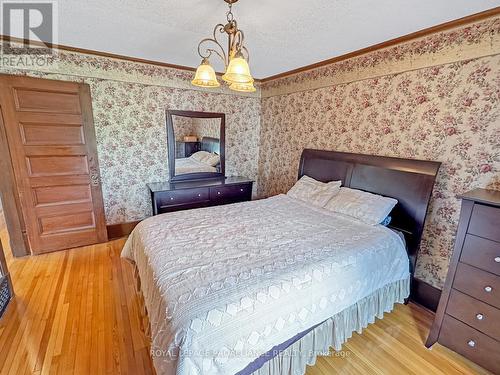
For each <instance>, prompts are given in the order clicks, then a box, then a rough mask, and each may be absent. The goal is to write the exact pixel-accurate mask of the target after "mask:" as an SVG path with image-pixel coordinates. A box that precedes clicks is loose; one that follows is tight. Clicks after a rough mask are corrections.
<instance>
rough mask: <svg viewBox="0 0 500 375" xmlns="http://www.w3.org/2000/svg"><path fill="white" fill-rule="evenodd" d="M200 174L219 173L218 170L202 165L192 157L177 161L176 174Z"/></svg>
mask: <svg viewBox="0 0 500 375" xmlns="http://www.w3.org/2000/svg"><path fill="white" fill-rule="evenodd" d="M198 172H217V168H215V167H212V166H211V165H208V164H205V163H202V162H201V161H198V160H196V159H193V158H191V157H189V158H180V159H175V174H176V175H178V174H186V173H198Z"/></svg>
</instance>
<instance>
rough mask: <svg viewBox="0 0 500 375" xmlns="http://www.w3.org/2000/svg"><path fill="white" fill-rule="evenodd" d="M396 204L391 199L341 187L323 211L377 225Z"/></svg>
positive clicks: (394, 200)
mask: <svg viewBox="0 0 500 375" xmlns="http://www.w3.org/2000/svg"><path fill="white" fill-rule="evenodd" d="M397 203H398V201H397V200H396V199H393V198H388V197H383V196H381V195H377V194H372V193H367V192H366V191H361V190H356V189H349V188H346V187H342V188H340V191H339V193H338V194H336V195H335V196H334V197H333V198H332V199H330V201H329V202H328V203H327V204H326V205H325V209H327V210H330V211H334V212H338V213H340V214H344V215H348V216H352V217H353V218H356V219H358V220H360V221H362V222H364V223H366V224H370V225H377V224H380V223H381V222H382V221H384V219H385V218H386V217H387V216H388V215H389V213H390V212H391V211H392V209H393V208H394V206H395V205H396V204H397Z"/></svg>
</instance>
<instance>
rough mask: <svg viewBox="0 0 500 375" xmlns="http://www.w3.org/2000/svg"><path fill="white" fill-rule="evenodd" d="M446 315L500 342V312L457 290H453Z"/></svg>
mask: <svg viewBox="0 0 500 375" xmlns="http://www.w3.org/2000/svg"><path fill="white" fill-rule="evenodd" d="M446 313H447V314H449V315H451V316H453V317H454V318H457V319H458V320H460V321H462V322H464V323H466V324H468V325H470V326H471V327H474V328H476V329H478V330H479V331H481V332H483V333H484V334H487V335H488V336H490V337H492V338H494V339H495V340H500V310H499V309H497V308H495V307H493V306H490V305H488V304H486V303H484V302H481V301H478V300H477V299H475V298H472V297H469V296H468V295H466V294H463V293H461V292H459V291H457V290H452V291H451V294H450V300H449V301H448V306H447V307H446Z"/></svg>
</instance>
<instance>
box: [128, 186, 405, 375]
mask: <svg viewBox="0 0 500 375" xmlns="http://www.w3.org/2000/svg"><path fill="white" fill-rule="evenodd" d="M122 256H124V257H127V258H130V259H131V260H133V261H134V262H136V264H137V267H138V270H139V276H140V278H141V285H142V292H143V294H144V300H145V305H146V307H147V309H148V313H149V319H150V322H151V334H152V353H153V360H154V365H155V368H156V370H157V372H158V374H179V375H194V374H203V375H210V374H235V373H236V372H238V371H240V370H242V369H243V368H245V367H246V366H247V365H248V364H249V363H250V362H251V361H252V360H254V359H255V358H257V357H259V356H260V355H261V354H263V353H265V352H267V351H268V350H269V349H271V348H272V347H273V346H275V345H278V344H280V343H282V342H284V341H286V340H287V339H289V338H291V337H292V336H294V335H296V334H297V333H299V332H301V331H304V330H306V329H308V328H310V327H312V326H313V325H315V324H318V323H320V322H322V321H324V320H326V319H328V318H329V317H331V316H333V315H335V314H336V313H338V312H339V311H341V310H343V309H345V308H346V307H348V306H350V305H352V304H354V303H356V302H357V301H359V300H360V299H362V298H363V297H365V296H367V295H370V294H371V293H373V292H374V291H376V290H377V289H379V288H381V287H383V286H384V285H386V284H389V283H392V282H395V281H399V280H403V279H406V278H408V277H409V272H408V257H407V255H406V251H405V248H404V244H403V241H402V240H401V238H400V237H399V236H398V235H397V234H396V233H395V232H393V231H391V230H390V229H387V228H385V227H383V226H381V225H377V226H369V225H366V224H363V223H361V222H359V221H355V220H351V219H348V218H346V217H342V216H339V215H338V214H334V213H331V212H329V211H326V210H324V209H321V208H310V207H308V206H306V205H305V204H304V203H301V202H300V201H297V200H295V199H293V198H290V197H288V196H286V195H279V196H276V197H272V198H268V199H263V200H258V201H252V202H245V203H239V204H232V205H226V206H217V207H210V208H203V209H198V210H195V211H192V210H190V211H181V212H174V213H168V214H164V215H159V216H155V217H152V218H149V219H147V220H145V221H143V222H141V223H140V224H139V225H138V226H137V227H136V229H135V230H134V231H133V233H132V234H131V236H130V237H129V239H128V241H127V243H126V245H125V248H124V250H123V253H122ZM167 351H170V353H174V354H175V355H176V356H175V357H174V358H171V357H169V356H168V355H167Z"/></svg>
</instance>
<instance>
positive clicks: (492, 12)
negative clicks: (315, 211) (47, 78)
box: [0, 7, 500, 83]
mask: <svg viewBox="0 0 500 375" xmlns="http://www.w3.org/2000/svg"><path fill="white" fill-rule="evenodd" d="M498 15H500V7H496V8H492V9H489V10H486V11H483V12H480V13H475V14H472V15H470V16H466V17H462V18H459V19H456V20H453V21H449V22H445V23H442V24H439V25H436V26H432V27H429V28H426V29H422V30H420V31H416V32H414V33H411V34H407V35H404V36H401V37H398V38H394V39H391V40H388V41H385V42H382V43H378V44H375V45H373V46H369V47H366V48H362V49H359V50H356V51H353V52H349V53H346V54H344V55H341V56H337V57H333V58H330V59H327V60H323V61H319V62H317V63H314V64H310V65H306V66H303V67H300V68H297V69H292V70H289V71H286V72H283V73H279V74H276V75H273V76H269V77H265V78H261V79H255V82H257V83H266V82H269V81H273V80H276V79H279V78H283V77H287V76H290V75H294V74H297V73H301V72H304V71H307V70H311V69H316V68H319V67H322V66H325V65H329V64H333V63H336V62H340V61H344V60H347V59H350V58H353V57H357V56H360V55H364V54H366V53H370V52H373V51H376V50H379V49H384V48H387V47H390V46H393V45H396V44H401V43H405V42H408V41H410V40H413V39H418V38H422V37H424V36H427V35H429V34H434V33H437V32H441V31H445V30H449V29H453V28H456V27H460V26H463V25H466V24H469V23H474V22H478V21H482V20H484V19H487V18H490V17H494V16H498ZM0 40H2V41H11V42H15V43H30V44H33V45H38V46H46V47H49V48H55V49H58V50H61V51H68V52H74V53H81V54H87V55H95V56H101V57H107V58H112V59H119V60H125V61H131V62H135V63H140V64H149V65H155V66H159V67H164V68H171V69H180V70H184V71H189V72H194V71H196V68H195V67H191V66H185V65H176V64H170V63H165V62H161V61H155V60H147V59H141V58H138V57H132V56H127V55H120V54H115V53H109V52H103V51H97V50H92V49H86V48H78V47H72V46H67V45H63V44H50V43H49V44H44V43H42V42H39V41H33V40H28V39H22V38H16V37H10V36H7V35H0ZM217 74H218V75H222V74H223V73H220V72H217Z"/></svg>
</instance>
